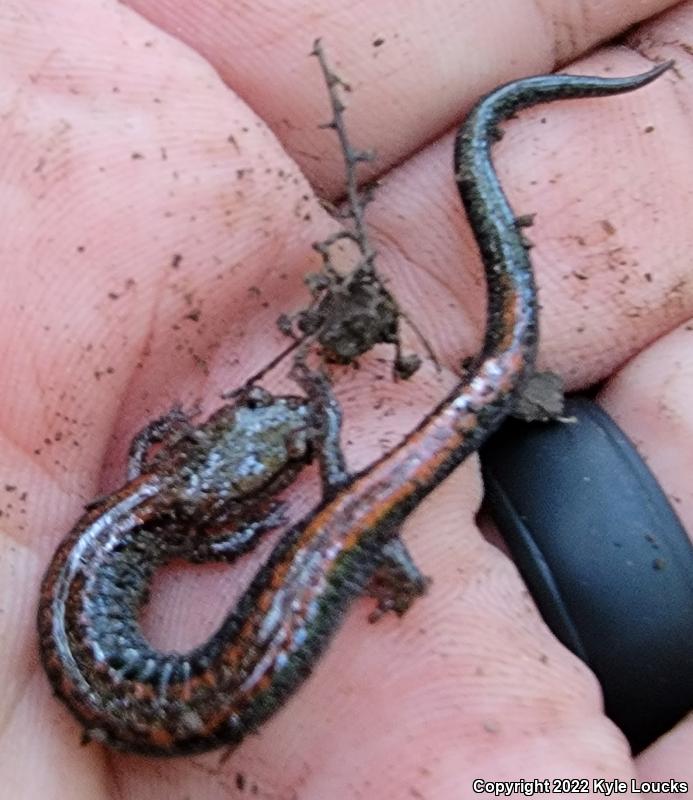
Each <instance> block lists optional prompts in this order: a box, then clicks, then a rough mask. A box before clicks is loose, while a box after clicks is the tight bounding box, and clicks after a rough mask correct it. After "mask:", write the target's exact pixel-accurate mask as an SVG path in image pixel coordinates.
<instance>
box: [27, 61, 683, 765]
mask: <svg viewBox="0 0 693 800" xmlns="http://www.w3.org/2000/svg"><path fill="white" fill-rule="evenodd" d="M670 66H671V64H670V63H666V64H662V65H660V66H658V67H656V68H655V69H653V70H651V71H650V72H647V73H645V74H643V75H638V76H634V77H628V78H612V79H605V78H594V77H574V76H564V75H553V76H546V77H537V78H529V79H526V80H520V81H516V82H515V83H511V84H508V85H506V86H503V87H501V88H500V89H497V90H496V91H494V92H493V93H491V94H489V95H488V96H487V97H485V98H484V99H482V100H481V101H480V102H479V103H478V105H477V106H476V107H475V108H474V110H473V111H472V113H471V114H470V116H469V117H468V119H467V120H466V122H465V123H464V125H463V127H462V128H461V130H460V132H459V134H458V136H457V140H456V145H455V176H456V179H457V182H458V186H459V190H460V194H461V196H462V201H463V204H464V207H465V209H466V211H467V214H468V217H469V220H470V222H471V225H472V228H473V230H474V232H475V235H476V239H477V242H478V245H479V249H480V251H481V255H482V258H483V262H484V265H485V270H486V277H487V282H488V296H489V306H488V319H489V322H488V325H487V331H486V337H485V341H484V345H483V349H482V351H481V354H480V355H479V357H478V358H477V360H476V362H475V363H476V366H475V367H474V368H472V369H471V370H470V371H469V373H468V376H467V377H465V378H464V379H463V380H462V381H461V382H460V383H459V384H458V385H457V386H456V387H455V388H454V389H453V391H452V392H451V393H450V394H449V395H448V396H447V398H446V399H445V400H444V401H443V402H441V403H440V404H439V405H438V406H437V407H436V408H435V409H434V410H433V411H432V412H431V413H430V414H428V415H427V416H426V418H425V419H424V420H423V421H422V422H421V424H420V425H419V426H418V428H417V429H416V430H415V431H413V432H412V433H411V434H410V435H409V436H407V437H406V438H405V439H404V440H403V441H402V442H401V443H400V444H399V445H398V446H397V447H396V448H395V449H394V450H392V451H391V452H390V453H388V454H387V455H385V456H384V457H382V458H381V459H380V460H379V461H377V462H376V463H375V464H373V465H371V466H370V467H368V468H367V469H365V470H364V471H363V472H361V473H359V474H357V475H355V476H349V475H348V474H347V473H346V471H345V470H344V468H343V464H342V459H341V453H340V451H339V446H338V445H339V443H338V436H339V407H338V406H337V405H336V403H335V402H334V401H333V399H332V397H331V394H330V392H329V386H328V385H327V384H326V383H325V382H324V381H321V380H319V379H317V378H316V377H315V375H314V374H308V373H307V372H303V373H301V371H300V370H299V371H298V373H299V374H297V377H298V380H299V382H300V383H301V384H302V385H303V387H304V389H305V390H306V391H307V394H308V401H305V400H301V399H299V398H284V397H279V398H277V397H272V396H271V395H268V394H266V393H263V392H262V390H250V392H248V393H247V394H246V395H245V396H243V397H242V398H241V400H240V401H239V402H238V403H237V404H236V405H234V406H225V407H223V408H222V409H220V410H219V411H218V412H216V413H215V414H214V415H213V416H212V417H211V418H210V419H209V420H208V421H207V422H205V423H204V424H202V425H200V426H197V427H193V426H191V425H190V423H189V422H188V421H187V420H185V419H184V418H182V417H181V415H180V414H173V415H171V416H170V417H168V418H166V419H164V420H162V421H159V422H157V423H153V424H152V425H151V426H149V427H148V428H147V429H146V430H145V431H144V432H143V434H142V435H141V436H140V437H138V438H137V439H136V440H135V442H134V443H133V448H132V458H131V469H130V477H131V480H130V481H129V482H128V483H126V484H125V486H124V487H123V488H122V489H120V490H119V491H117V492H115V493H114V494H112V495H111V496H109V497H107V498H106V499H103V500H101V501H96V502H95V503H94V504H93V505H92V506H91V507H90V508H89V509H88V510H87V512H86V513H85V514H84V516H83V517H82V518H81V519H80V520H79V521H78V523H77V524H76V526H75V527H74V528H73V530H72V531H71V532H70V533H69V534H68V536H67V538H66V539H65V540H64V542H63V543H62V544H61V545H60V547H59V548H58V550H57V552H56V554H55V556H54V558H53V561H52V563H51V565H50V566H49V568H48V571H47V573H46V576H45V578H44V581H43V586H42V590H41V599H40V606H39V612H38V627H39V638H40V648H41V657H42V660H43V664H44V666H45V668H46V671H47V673H48V676H49V678H50V680H51V683H52V684H53V687H54V689H55V691H56V693H57V694H58V696H59V697H60V698H61V699H62V700H63V701H64V702H65V704H66V705H67V706H68V708H69V709H70V710H71V711H72V713H73V714H74V715H75V716H76V717H77V718H78V719H79V720H80V722H81V723H82V725H83V726H84V729H85V736H86V738H88V739H94V740H98V741H101V742H104V743H106V744H108V745H110V746H112V747H116V748H119V749H123V750H131V751H135V752H139V753H146V754H150V755H161V756H168V755H182V754H188V753H196V752H201V751H206V750H210V749H212V748H215V747H219V746H221V745H224V744H233V743H237V742H239V741H240V740H241V739H242V738H243V737H244V736H245V735H246V734H247V733H248V732H250V731H254V730H256V729H257V727H258V725H260V724H261V723H262V722H263V721H264V720H265V719H267V718H268V717H269V716H270V715H271V714H272V713H273V712H274V711H276V710H277V709H278V708H279V707H280V706H281V705H282V704H283V703H284V702H285V701H286V699H287V698H288V697H289V695H290V694H292V692H294V691H295V690H296V688H297V687H298V686H299V685H300V684H301V683H302V681H303V680H304V679H305V678H306V677H307V676H308V675H309V674H310V672H311V670H312V669H313V667H314V665H315V663H316V661H317V659H318V658H319V656H320V654H321V653H322V652H323V650H324V649H325V647H326V645H327V644H328V642H329V640H330V638H331V636H332V635H333V633H334V632H335V630H336V628H337V627H338V625H339V622H340V620H341V618H342V616H343V613H344V610H345V608H346V607H347V605H348V603H349V602H350V601H351V600H352V599H353V598H354V597H356V596H357V595H358V594H360V593H361V592H363V591H365V590H369V589H370V590H372V591H374V592H376V593H377V594H378V596H379V597H380V600H381V607H382V608H394V609H395V610H397V611H399V612H402V611H404V610H405V609H406V607H407V606H408V605H409V603H410V602H411V601H412V600H413V599H414V598H415V597H416V596H417V595H418V594H421V593H422V592H423V590H424V588H425V581H424V580H423V579H422V577H421V575H420V574H419V573H418V571H417V570H416V568H415V567H414V566H413V564H412V563H411V561H410V560H409V559H408V556H407V553H406V550H405V549H404V545H403V544H402V543H401V541H400V540H399V538H398V529H399V526H400V524H401V523H402V521H403V520H404V519H405V517H406V516H407V515H408V514H409V513H410V512H411V511H412V509H414V508H415V507H416V506H417V505H418V504H419V503H420V502H421V501H422V500H423V498H424V497H425V496H426V495H427V494H428V493H429V492H430V491H431V490H432V489H434V488H435V487H436V486H437V485H438V484H439V483H440V482H441V481H442V480H443V479H444V478H445V477H446V476H447V475H449V474H450V472H452V470H453V469H455V467H457V466H458V465H459V464H460V463H461V462H462V461H463V459H464V458H465V457H466V456H467V455H469V454H470V453H471V452H473V451H474V450H476V448H477V447H478V446H479V445H480V444H481V442H482V440H483V439H484V438H485V437H486V436H487V435H488V434H489V433H490V432H491V431H493V430H494V429H495V428H496V427H497V426H498V424H499V423H500V421H501V420H502V419H503V417H504V416H505V415H506V413H507V412H508V410H509V409H510V407H511V405H512V403H513V400H514V398H515V397H516V395H517V393H518V392H519V391H521V388H522V385H523V381H524V380H525V378H526V377H527V375H528V374H529V373H530V372H531V370H532V369H533V365H534V360H535V353H536V348H537V301H536V292H535V287H534V281H533V277H532V270H531V266H530V262H529V258H528V255H527V249H526V244H525V242H524V240H523V237H522V233H521V230H520V228H521V226H522V224H523V221H522V220H521V219H516V218H515V216H514V215H513V213H512V211H511V209H510V207H509V205H508V202H507V200H506V198H505V196H504V194H503V192H502V190H501V188H500V185H499V183H498V180H497V178H496V175H495V172H494V170H493V168H492V165H491V161H490V143H491V142H492V141H493V140H494V138H495V137H496V136H497V128H496V126H497V124H498V123H499V122H500V121H502V120H503V119H506V118H508V117H510V116H511V115H512V114H513V113H514V112H515V111H517V110H518V109H520V108H523V107H527V106H531V105H534V104H536V103H543V102H548V101H551V100H556V99H560V98H568V97H590V96H601V95H609V94H618V93H620V92H627V91H630V90H633V89H637V88H638V87H640V86H644V85H645V84H647V83H649V82H650V81H652V80H654V79H655V78H657V77H658V76H659V75H661V74H662V72H664V71H665V70H666V69H668V68H669V67H670ZM525 224H526V223H525ZM162 439H163V440H164V444H163V446H162V448H161V450H160V451H159V453H158V454H156V455H155V456H154V457H153V458H151V459H149V460H147V457H146V456H147V451H148V448H149V445H150V444H151V443H152V442H154V441H159V440H162ZM311 448H314V449H316V450H317V453H318V455H319V457H320V460H321V472H322V479H323V484H324V486H325V496H324V498H323V501H322V503H321V505H320V506H319V507H318V508H317V510H315V511H314V512H313V513H311V514H309V515H308V516H307V517H306V518H305V519H303V520H302V521H301V522H299V523H298V524H297V525H295V526H294V527H293V528H291V530H289V531H288V532H287V533H286V534H284V535H283V536H282V537H281V539H280V540H279V542H278V544H277V545H276V546H275V548H274V550H273V551H272V553H271V555H270V557H269V559H268V560H267V562H266V563H265V565H264V566H263V567H262V568H261V569H260V570H259V571H258V573H257V574H256V576H255V577H254V579H253V580H252V582H251V584H250V586H249V588H248V589H247V590H246V591H245V593H244V594H243V595H242V596H241V598H240V600H239V601H238V603H237V604H236V607H235V608H234V609H233V610H232V611H231V612H230V613H229V614H228V616H227V617H226V619H225V620H224V622H223V624H222V625H221V627H220V628H219V630H218V631H217V632H216V633H215V634H214V635H213V636H212V637H211V638H210V639H209V640H208V641H206V642H205V643H204V644H202V645H201V646H199V647H196V648H195V649H194V650H192V651H190V652H188V653H184V654H179V653H162V652H157V651H156V650H154V649H153V648H152V647H151V646H150V645H149V644H148V643H147V641H146V640H145V639H144V637H143V635H142V633H141V630H140V627H139V624H138V614H139V612H140V610H141V607H142V606H143V604H144V603H145V602H146V598H147V592H148V587H149V582H150V579H151V577H152V574H153V572H154V570H155V569H156V568H157V567H158V566H159V565H160V564H161V563H162V562H164V561H166V560H168V559H170V558H172V557H174V556H179V557H180V556H182V557H184V558H188V559H202V560H212V559H220V558H225V559H228V560H232V559H233V558H235V557H236V556H237V555H238V554H239V553H241V552H245V551H246V550H247V549H249V548H250V547H252V546H253V545H254V544H255V541H256V537H257V535H258V534H259V533H260V532H261V531H262V530H263V529H266V528H267V527H271V526H272V525H276V523H277V520H276V519H275V518H274V516H275V515H273V513H272V503H273V501H272V496H273V495H274V494H275V493H276V491H277V490H278V489H279V488H281V487H283V486H285V485H286V484H287V483H288V482H289V481H291V480H292V479H293V477H294V475H295V474H296V471H297V470H298V469H300V468H301V467H302V466H303V464H304V463H305V462H306V461H307V460H308V459H309V458H310V451H311ZM137 473H139V474H137ZM267 515H269V516H267Z"/></svg>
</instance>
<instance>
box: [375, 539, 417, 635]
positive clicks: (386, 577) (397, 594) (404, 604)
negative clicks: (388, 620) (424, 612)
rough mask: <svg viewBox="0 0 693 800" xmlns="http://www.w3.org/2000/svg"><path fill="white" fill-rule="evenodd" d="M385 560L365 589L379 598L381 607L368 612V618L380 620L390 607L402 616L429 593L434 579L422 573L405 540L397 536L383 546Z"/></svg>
mask: <svg viewBox="0 0 693 800" xmlns="http://www.w3.org/2000/svg"><path fill="white" fill-rule="evenodd" d="M383 555H384V561H383V563H382V564H381V565H380V566H379V567H378V569H377V570H376V571H375V573H374V574H373V577H372V578H371V580H370V583H369V584H368V585H367V586H366V593H367V594H368V595H370V596H371V597H374V598H375V599H376V600H377V601H378V607H377V608H376V610H375V611H374V612H373V613H372V614H370V615H369V617H368V621H369V622H377V621H378V620H379V619H380V618H381V617H382V616H383V615H384V614H386V613H387V612H388V611H394V612H395V614H397V616H399V617H401V616H402V614H404V613H405V612H406V611H408V610H409V608H410V607H411V604H412V603H413V602H414V601H415V600H416V598H417V597H421V596H422V595H424V594H426V590H427V589H428V587H429V586H430V584H431V579H430V578H427V577H426V576H425V575H423V574H422V573H421V571H420V570H419V568H418V567H417V566H416V564H415V563H414V561H413V559H412V557H411V554H410V553H409V551H408V550H407V548H406V546H405V544H404V542H403V541H402V540H401V539H400V538H399V537H395V538H394V539H392V540H391V541H389V542H388V543H387V544H385V545H384V546H383Z"/></svg>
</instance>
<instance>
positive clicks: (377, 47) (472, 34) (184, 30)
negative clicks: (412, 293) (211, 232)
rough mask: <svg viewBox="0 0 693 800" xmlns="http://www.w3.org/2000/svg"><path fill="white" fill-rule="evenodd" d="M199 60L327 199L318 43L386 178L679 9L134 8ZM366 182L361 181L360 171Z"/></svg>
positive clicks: (333, 186)
mask: <svg viewBox="0 0 693 800" xmlns="http://www.w3.org/2000/svg"><path fill="white" fill-rule="evenodd" d="M129 5H130V6H131V7H132V8H135V9H137V10H138V11H139V12H140V13H142V14H143V15H144V16H146V17H147V18H148V19H150V20H151V21H152V22H154V23H155V24H156V25H158V26H159V27H161V28H163V29H164V30H167V31H169V32H171V33H172V34H173V35H175V36H177V37H180V38H181V39H182V40H183V41H185V42H188V43H189V44H190V45H191V46H192V47H193V48H194V49H195V50H197V51H198V52H200V53H202V54H203V55H204V56H205V57H206V58H207V59H209V61H210V63H211V64H213V65H214V66H215V67H216V68H217V69H218V70H219V72H220V74H221V75H222V76H223V77H224V79H225V80H226V82H227V83H228V84H229V85H230V86H231V87H233V89H234V90H235V91H237V92H238V93H239V94H240V95H241V96H242V97H244V98H245V99H246V100H247V101H248V103H249V104H250V105H251V106H252V107H253V108H254V109H255V111H257V112H258V113H259V114H260V116H262V118H263V119H265V120H267V122H268V123H269V124H270V126H271V127H272V129H273V130H274V132H275V133H276V134H277V135H278V136H279V138H280V139H281V141H282V142H283V143H284V145H285V146H286V148H287V150H288V151H289V152H290V153H291V155H292V156H293V157H294V158H295V159H296V161H297V163H298V164H300V166H301V168H302V170H303V171H304V172H305V174H306V175H307V176H308V177H309V179H310V180H311V182H312V183H313V184H314V185H315V186H317V187H319V189H320V191H321V192H323V193H325V194H327V195H328V196H330V197H335V196H339V195H340V194H341V193H342V185H343V178H342V165H341V157H340V155H339V152H338V150H337V148H336V146H335V143H334V142H333V141H332V140H331V139H330V138H329V137H326V136H325V135H324V134H321V133H320V132H319V131H317V130H316V126H317V125H318V124H319V123H320V122H324V121H326V120H327V119H328V118H329V112H328V105H327V102H326V100H325V96H324V91H323V88H322V85H321V82H320V79H319V75H318V71H317V69H316V66H315V64H314V63H313V61H312V59H308V58H307V54H308V53H309V52H310V50H311V48H312V45H313V40H314V39H316V38H318V37H322V38H323V39H324V43H325V47H326V51H327V56H328V58H329V59H330V60H331V61H333V62H334V63H335V66H336V67H337V68H338V72H339V74H340V75H341V76H342V77H344V78H345V79H346V80H348V81H349V83H350V84H351V85H352V87H353V89H354V94H353V96H352V98H351V100H350V108H349V130H350V131H351V134H352V137H353V139H354V141H355V142H357V143H358V144H359V145H364V146H365V145H368V146H369V147H374V148H375V149H376V151H377V153H378V161H377V163H376V164H374V165H373V167H372V169H373V170H375V171H376V172H377V173H379V174H382V173H384V172H386V171H387V170H388V168H389V167H390V166H391V165H393V164H396V163H398V162H400V161H402V160H403V159H404V158H405V157H406V156H408V155H409V154H411V153H413V152H416V151H417V150H418V149H420V148H421V147H422V146H423V145H424V144H425V143H426V142H429V141H431V140H432V139H433V138H435V137H437V136H439V135H440V134H442V133H443V132H444V131H446V130H448V129H449V128H450V127H451V126H452V125H453V124H454V123H455V122H456V121H458V120H459V119H460V117H461V115H463V114H464V113H465V112H466V111H467V109H468V108H469V106H470V104H471V103H472V102H473V101H474V100H475V99H476V98H477V97H478V96H479V95H481V94H483V93H485V92H487V91H488V90H490V89H491V88H493V87H494V86H497V85H498V84H500V83H503V82H505V81H508V80H512V79H513V78H518V77H520V76H522V75H529V74H537V73H543V72H551V71H553V70H554V69H555V68H556V67H558V66H561V65H562V64H565V63H567V62H569V61H571V60H573V59H575V58H577V57H578V56H580V55H581V54H582V53H584V52H587V51H589V50H591V49H592V48H593V47H594V46H595V45H596V44H598V43H599V42H601V41H604V40H606V39H609V38H611V37H613V36H615V35H617V34H618V33H621V32H622V31H625V30H627V29H628V28H629V27H631V26H632V25H634V24H635V23H637V22H639V21H640V20H643V19H647V18H648V17H650V16H652V15H654V14H656V13H658V12H660V11H662V10H663V9H665V8H668V7H669V6H672V5H675V3H674V2H672V0H669V1H668V2H667V0H646V1H645V2H641V3H637V4H635V3H629V2H628V0H618V2H612V3H600V2H596V0H590V2H582V3H578V4H573V3H565V2H561V1H560V0H550V1H549V2H542V3H535V2H512V3H509V2H506V3H475V2H473V1H472V2H464V3H459V2H457V3H455V2H442V3H437V4H436V5H435V7H434V8H432V7H431V6H430V4H422V3H420V4H416V3H409V4H407V6H406V11H405V12H404V13H403V7H402V5H401V4H400V3H397V2H396V0H394V2H388V3H382V2H381V3H376V4H370V5H369V6H368V9H367V12H365V19H364V8H363V7H361V6H359V5H349V4H346V5H344V4H342V5H340V4H337V3H335V2H333V1H332V0H322V2H319V3H316V2H302V3H296V2H279V3H276V2H275V3H272V4H269V5H262V4H250V5H247V6H242V5H241V6H239V4H237V3H231V2H229V1H228V0H215V2H211V3H196V2H194V0H186V2H182V3H180V2H176V1H175V0H131V2H130V3H129ZM364 174H366V172H364Z"/></svg>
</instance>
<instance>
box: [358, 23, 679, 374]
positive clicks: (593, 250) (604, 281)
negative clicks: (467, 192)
mask: <svg viewBox="0 0 693 800" xmlns="http://www.w3.org/2000/svg"><path fill="white" fill-rule="evenodd" d="M686 19H687V21H688V23H689V25H690V22H691V19H690V13H689V14H688V16H687V18H686ZM654 35H656V28H655V29H653V36H654ZM670 52H671V50H670V49H669V48H667V47H662V48H654V47H653V50H652V55H654V54H655V53H657V54H658V55H659V56H661V57H666V56H667V55H668V54H669V53H670ZM648 66H649V65H648V62H646V61H645V60H644V59H642V58H641V57H640V56H637V55H634V54H632V53H631V52H629V51H626V50H623V49H610V50H604V51H599V52H598V53H595V54H594V55H593V56H591V57H590V59H588V60H587V61H584V62H580V63H578V64H576V65H573V66H572V67H571V71H573V72H577V73H587V74H594V73H601V74H605V73H607V72H608V74H620V75H626V74H634V73H637V72H642V71H645V70H646V69H647V68H648ZM687 66H688V65H687V63H686V61H685V60H684V61H683V62H682V63H681V65H680V70H681V72H680V75H682V76H684V79H683V80H681V78H680V77H678V76H674V77H671V78H668V79H664V80H662V81H661V82H656V83H654V84H652V85H651V86H649V87H647V88H646V89H644V90H642V91H641V92H637V93H634V94H632V95H628V96H621V97H615V98H609V99H599V100H594V101H577V102H574V103H560V104H559V103H556V104H554V105H551V106H545V107H537V108H534V109H531V110H529V111H527V112H523V113H522V115H521V116H520V119H519V120H516V121H513V122H511V123H508V124H507V125H505V126H504V130H505V132H506V135H505V136H504V138H503V141H502V142H501V143H500V144H499V145H498V146H497V147H496V148H495V150H494V163H495V164H496V166H497V170H498V173H499V175H500V178H501V182H502V185H503V186H504V187H505V189H506V191H507V194H508V196H509V199H510V201H511V205H512V206H513V208H514V210H515V211H516V213H517V214H534V215H535V217H534V225H533V227H532V228H531V229H530V230H529V231H528V236H529V238H530V240H531V241H532V243H533V245H534V247H533V249H532V251H531V258H532V262H533V264H534V267H535V272H536V275H537V281H538V285H539V290H540V300H541V305H542V313H541V317H540V327H541V338H540V342H541V359H542V362H543V363H544V364H545V365H547V366H549V367H550V368H552V369H554V370H557V371H560V372H561V373H562V374H563V375H564V377H565V378H566V379H567V382H568V384H569V386H571V387H573V388H577V387H580V386H584V385H586V384H589V383H593V382H595V381H596V380H599V379H601V378H603V377H605V376H607V375H608V374H610V373H611V372H612V371H613V370H614V369H615V368H616V367H617V366H618V365H619V364H621V363H623V361H624V360H625V359H626V358H628V357H630V356H632V355H633V354H634V353H636V352H638V350H639V349H641V348H642V347H643V346H644V345H646V344H647V343H648V342H649V341H652V339H654V338H656V337H657V336H658V335H660V334H661V333H663V332H664V331H666V330H669V329H671V328H672V327H673V326H675V325H676V324H678V323H680V322H681V321H682V320H683V319H686V318H687V317H688V316H689V315H690V313H691V308H692V302H693V287H691V284H690V281H689V280H688V278H687V276H688V274H689V270H690V268H689V259H688V252H689V251H690V247H691V244H692V242H691V236H692V235H693V234H691V233H690V230H691V229H690V226H689V225H688V224H687V223H686V220H687V219H688V218H689V217H690V215H691V213H692V212H693V204H692V202H691V196H690V193H689V191H688V180H687V178H686V177H684V176H688V175H690V174H691V170H692V169H693V164H692V163H691V155H690V148H689V147H688V144H687V140H688V136H687V130H688V125H689V122H688V110H687V103H688V101H687V97H688V92H689V90H688V86H687V81H686V78H685V76H687V74H688V69H687ZM451 147H452V143H451V138H450V137H446V138H443V139H442V140H441V141H440V142H439V143H436V144H435V145H432V146H430V147H429V148H426V149H425V150H424V151H423V152H422V153H420V154H419V155H417V156H415V157H414V158H413V159H411V161H410V162H409V163H407V164H406V165H405V166H404V167H402V168H399V169H397V170H394V171H393V173H392V174H391V176H390V177H389V179H388V181H387V183H386V185H385V186H384V187H383V189H382V190H381V192H380V194H379V196H378V200H377V202H376V203H375V204H374V205H373V207H372V210H371V211H370V217H369V219H370V223H371V225H372V227H373V229H374V230H375V232H376V233H375V239H376V248H377V250H378V251H379V253H380V262H379V263H380V267H381V269H383V271H384V272H386V274H387V275H388V276H389V277H390V278H391V280H392V282H393V285H394V286H395V287H396V294H397V297H398V299H399V302H400V304H401V306H402V308H403V309H404V310H405V311H406V310H408V309H416V320H417V323H418V324H419V325H420V326H421V327H422V328H423V329H424V332H425V334H426V335H427V337H428V338H429V339H430V340H431V341H432V342H433V343H434V349H435V350H436V352H437V353H438V355H439V357H440V358H441V359H442V360H443V361H444V363H447V364H454V360H455V358H456V357H457V358H458V357H459V353H460V350H459V347H460V342H464V347H463V349H464V351H465V353H470V352H474V350H475V349H476V348H477V347H478V344H479V342H480V338H481V331H483V328H484V324H485V319H484V313H485V311H484V307H485V283H484V280H483V273H482V269H481V265H480V263H479V261H478V256H477V254H476V246H475V243H474V241H473V238H472V236H471V232H470V231H469V229H468V227H467V225H466V222H465V221H464V219H463V217H462V215H461V214H460V210H459V200H458V198H457V196H456V191H455V187H454V184H453V182H452V178H451V175H450V165H449V160H450V151H451Z"/></svg>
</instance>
